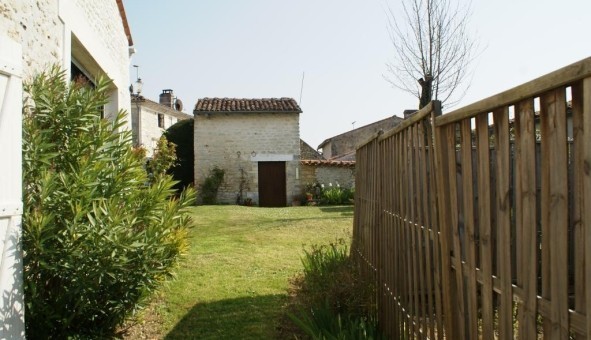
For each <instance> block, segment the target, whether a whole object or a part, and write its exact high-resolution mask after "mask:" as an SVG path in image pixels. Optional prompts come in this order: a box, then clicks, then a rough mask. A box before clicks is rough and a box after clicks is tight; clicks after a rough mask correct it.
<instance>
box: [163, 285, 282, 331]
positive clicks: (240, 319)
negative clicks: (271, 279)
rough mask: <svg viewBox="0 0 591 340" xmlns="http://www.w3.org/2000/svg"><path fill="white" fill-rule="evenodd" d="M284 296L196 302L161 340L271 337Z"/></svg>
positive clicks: (278, 318)
mask: <svg viewBox="0 0 591 340" xmlns="http://www.w3.org/2000/svg"><path fill="white" fill-rule="evenodd" d="M286 301H287V295H282V294H276V295H263V296H253V297H241V298H236V299H228V300H220V301H214V302H209V303H200V304H197V305H195V306H193V308H192V309H191V310H190V311H189V312H188V313H187V314H186V315H185V316H184V317H183V318H182V319H181V321H179V323H177V324H176V325H175V327H174V328H173V329H172V330H171V331H170V333H168V334H167V335H166V337H165V339H273V338H277V337H278V336H279V332H278V327H279V326H280V325H279V323H280V320H281V318H282V313H283V305H284V304H285V302H286Z"/></svg>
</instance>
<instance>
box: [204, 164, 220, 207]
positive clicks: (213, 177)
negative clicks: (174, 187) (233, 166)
mask: <svg viewBox="0 0 591 340" xmlns="http://www.w3.org/2000/svg"><path fill="white" fill-rule="evenodd" d="M224 174H225V171H224V170H223V169H220V168H218V167H217V166H216V167H214V168H213V169H211V171H210V172H209V176H207V178H205V180H204V181H203V184H201V188H200V192H199V194H200V195H201V200H202V201H203V204H216V203H217V196H218V190H219V188H220V185H222V182H223V181H224Z"/></svg>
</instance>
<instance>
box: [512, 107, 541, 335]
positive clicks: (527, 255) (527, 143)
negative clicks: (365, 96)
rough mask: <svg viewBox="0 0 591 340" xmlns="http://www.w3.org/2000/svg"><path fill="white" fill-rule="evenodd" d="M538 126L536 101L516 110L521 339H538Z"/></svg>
mask: <svg viewBox="0 0 591 340" xmlns="http://www.w3.org/2000/svg"><path fill="white" fill-rule="evenodd" d="M534 130H535V125H534V103H533V100H531V99H530V100H525V101H522V102H520V103H519V104H518V105H517V106H516V110H515V140H516V143H517V147H516V155H515V157H516V160H515V163H516V165H517V167H516V169H517V175H518V176H517V179H516V181H515V184H516V185H515V188H516V193H515V196H516V201H517V204H516V207H517V209H516V210H517V211H516V214H517V219H516V221H517V226H516V228H517V230H518V231H520V232H521V241H522V244H519V245H518V247H517V249H518V251H520V252H521V254H522V255H521V261H522V265H521V268H522V269H523V272H521V273H518V274H520V275H522V279H523V287H522V289H523V296H522V299H523V301H524V302H523V304H522V306H521V309H520V313H519V337H520V338H521V339H533V338H534V337H535V336H536V333H537V332H536V310H537V307H536V306H537V298H536V297H537V281H538V280H537V277H538V276H537V263H538V261H537V245H538V242H537V228H536V225H537V224H536V179H535V173H536V160H535V149H536V140H535V131H534Z"/></svg>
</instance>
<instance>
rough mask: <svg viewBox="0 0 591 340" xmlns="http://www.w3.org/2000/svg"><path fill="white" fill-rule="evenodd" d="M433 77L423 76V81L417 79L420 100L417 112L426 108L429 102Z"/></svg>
mask: <svg viewBox="0 0 591 340" xmlns="http://www.w3.org/2000/svg"><path fill="white" fill-rule="evenodd" d="M432 83H433V77H432V76H431V75H427V76H425V79H423V78H421V79H419V84H420V85H421V99H420V101H419V110H420V109H422V108H423V107H425V106H427V104H429V103H430V102H431V96H432V95H433V92H432V86H431V84H432Z"/></svg>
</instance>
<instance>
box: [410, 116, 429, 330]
mask: <svg viewBox="0 0 591 340" xmlns="http://www.w3.org/2000/svg"><path fill="white" fill-rule="evenodd" d="M420 124H421V122H417V124H415V125H414V126H413V139H414V142H413V150H414V159H415V166H414V168H415V171H414V175H413V177H414V180H415V196H416V197H415V200H414V202H415V204H416V209H415V220H416V234H417V244H418V248H419V249H418V250H419V260H418V261H419V266H418V270H419V303H420V307H421V316H420V321H421V339H427V334H428V318H427V304H426V296H427V291H426V288H425V287H426V277H425V271H426V269H425V262H426V260H425V254H424V249H425V247H424V240H425V239H424V237H423V236H424V233H423V230H425V223H424V221H423V214H422V211H423V210H422V206H423V200H422V194H423V193H422V190H421V186H422V184H423V183H422V177H421V173H422V171H421V167H422V160H421V157H420V156H421V150H420V147H421V146H420V139H419V138H420V137H419V126H420Z"/></svg>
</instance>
